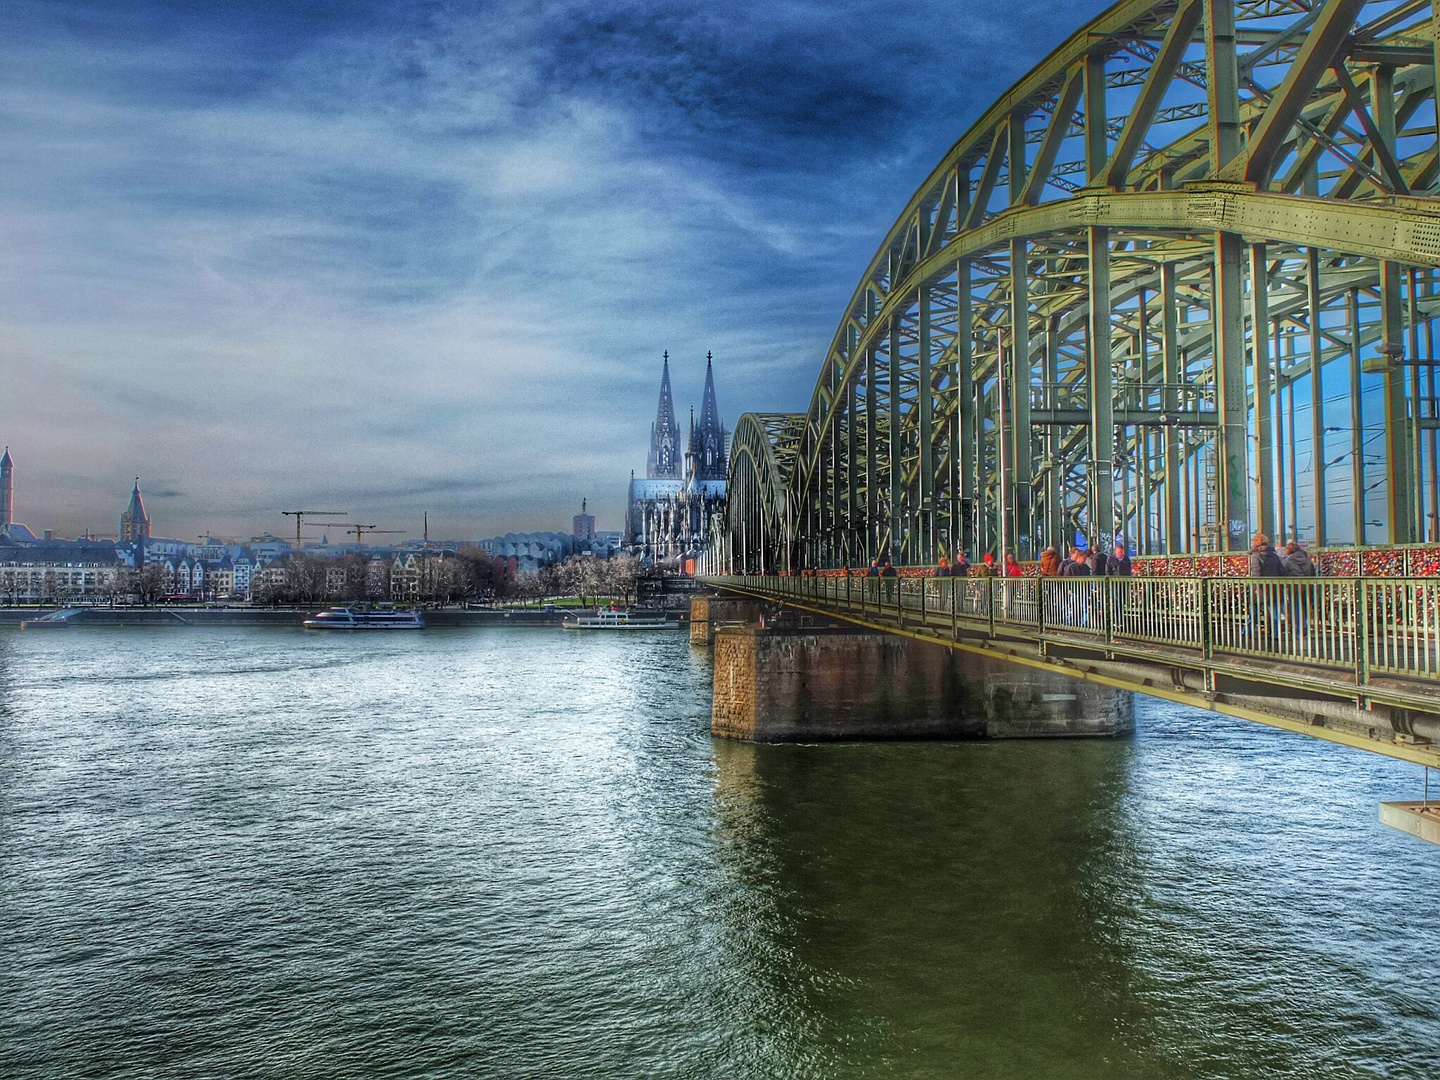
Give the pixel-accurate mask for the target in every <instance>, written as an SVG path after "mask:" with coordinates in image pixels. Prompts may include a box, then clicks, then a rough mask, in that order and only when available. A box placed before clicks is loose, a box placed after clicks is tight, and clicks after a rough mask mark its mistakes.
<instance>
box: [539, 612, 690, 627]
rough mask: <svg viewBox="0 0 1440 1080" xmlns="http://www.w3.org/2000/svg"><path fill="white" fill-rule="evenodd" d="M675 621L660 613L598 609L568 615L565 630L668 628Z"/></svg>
mask: <svg viewBox="0 0 1440 1080" xmlns="http://www.w3.org/2000/svg"><path fill="white" fill-rule="evenodd" d="M674 625H675V624H674V623H671V622H667V621H666V620H665V618H664V617H663V616H660V615H637V614H635V613H634V612H632V611H616V610H614V609H613V608H612V609H610V610H608V611H597V612H596V613H595V614H594V615H568V616H566V617H565V619H564V620H563V621H562V622H561V623H560V627H561V629H563V630H668V629H670V628H672V627H674Z"/></svg>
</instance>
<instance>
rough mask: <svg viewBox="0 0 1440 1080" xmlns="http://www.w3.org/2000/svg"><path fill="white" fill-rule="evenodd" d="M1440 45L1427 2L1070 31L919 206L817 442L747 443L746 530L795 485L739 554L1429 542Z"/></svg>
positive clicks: (792, 424)
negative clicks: (1278, 535) (773, 460)
mask: <svg viewBox="0 0 1440 1080" xmlns="http://www.w3.org/2000/svg"><path fill="white" fill-rule="evenodd" d="M1434 26H1435V20H1434V12H1433V11H1432V4H1431V3H1430V2H1424V3H1417V2H1396V0H1388V2H1366V0H1323V2H1321V0H1316V2H1314V3H1310V4H1305V3H1285V2H1280V0H1273V2H1272V0H1142V2H1122V3H1118V4H1116V5H1115V6H1113V7H1112V8H1110V9H1109V10H1108V11H1106V12H1104V13H1103V14H1102V15H1100V16H1099V17H1098V18H1096V19H1095V20H1093V21H1092V22H1090V23H1089V24H1087V25H1086V26H1084V27H1081V28H1079V29H1078V30H1077V31H1076V33H1075V34H1073V35H1072V36H1071V37H1070V38H1069V39H1067V40H1066V42H1065V43H1063V44H1062V45H1061V46H1060V47H1059V48H1057V49H1056V50H1055V51H1054V52H1053V53H1052V54H1051V55H1050V56H1049V57H1047V58H1046V60H1045V61H1044V62H1043V63H1041V64H1040V65H1038V66H1037V67H1036V68H1035V69H1034V70H1033V71H1031V72H1030V73H1029V74H1027V75H1026V76H1025V77H1024V78H1022V79H1021V80H1020V81H1019V82H1017V83H1016V84H1015V86H1013V87H1011V89H1010V90H1009V91H1007V92H1006V93H1005V94H1004V95H1002V96H1001V97H1000V98H999V99H997V100H996V102H995V103H994V104H993V105H991V107H990V108H989V109H987V110H986V111H985V112H984V114H982V116H981V117H980V118H979V120H977V122H976V123H975V124H974V125H973V126H972V127H971V128H970V129H969V131H967V132H966V133H965V135H964V136H963V137H962V138H961V139H960V140H959V141H958V142H957V143H956V144H955V145H954V146H953V147H952V148H951V150H950V151H949V152H948V153H947V154H946V155H945V157H944V158H943V159H942V160H941V162H940V163H939V165H937V167H936V168H935V170H934V171H933V172H932V173H931V174H930V175H929V176H928V177H927V178H926V179H925V182H924V183H923V184H922V185H921V186H920V188H919V189H918V190H917V192H916V193H915V195H914V196H913V197H912V199H911V200H910V202H909V203H908V205H907V206H906V207H905V208H904V211H903V212H902V213H901V214H900V216H899V217H898V218H897V221H896V224H895V226H894V227H893V228H892V229H891V230H890V232H889V234H888V235H887V236H886V237H885V239H884V242H883V243H882V244H881V246H880V248H879V250H878V251H877V252H876V255H875V257H874V259H873V260H872V261H871V263H870V266H869V267H868V268H867V270H866V272H865V274H864V276H863V277H862V279H861V282H860V284H859V286H858V287H857V288H856V291H855V294H854V296H853V298H852V300H851V302H850V304H849V306H848V307H847V308H846V310H845V312H844V315H843V317H842V319H841V322H840V329H839V330H838V331H837V333H836V335H835V338H834V339H833V341H832V343H831V346H830V350H829V353H828V355H827V357H826V359H825V363H824V365H823V368H822V374H821V377H820V379H819V380H818V381H817V386H816V392H815V395H814V397H813V398H812V401H811V404H810V407H809V409H808V410H807V412H806V413H804V414H799V415H797V416H794V417H786V418H785V420H784V422H783V423H778V422H775V423H769V424H768V425H767V424H763V423H758V422H757V424H756V425H755V431H754V433H753V434H754V435H755V439H754V440H752V441H755V442H756V443H757V445H756V447H747V446H745V445H742V440H741V439H740V438H739V431H738V430H737V438H736V440H735V445H736V449H735V453H734V455H733V456H732V479H733V478H734V476H736V475H738V472H737V470H738V471H739V472H744V471H745V470H749V472H748V473H746V476H747V477H748V479H747V480H746V481H745V483H742V484H741V485H739V486H738V487H736V486H735V485H733V484H732V496H731V504H732V508H733V509H734V510H735V512H736V514H737V517H736V521H737V522H740V521H741V517H740V516H738V515H740V514H741V512H742V510H744V508H743V507H742V506H741V503H740V501H739V500H741V499H742V497H743V498H750V497H751V495H750V490H751V489H750V488H747V487H746V486H745V484H751V483H753V484H760V485H766V484H768V485H772V486H773V485H783V492H782V491H781V490H779V489H778V488H776V489H774V490H767V491H766V492H765V493H764V494H763V495H760V494H756V495H755V496H754V498H755V502H754V509H753V511H751V510H745V511H744V512H745V513H752V517H750V518H745V519H744V528H745V529H746V530H753V529H755V528H760V529H762V530H770V532H767V534H766V536H765V537H764V539H763V540H757V539H755V538H754V537H753V536H751V537H750V538H749V539H747V540H746V541H745V544H748V545H749V548H750V550H752V551H754V552H758V551H760V550H761V548H763V549H764V550H765V551H767V552H768V553H769V555H768V557H769V558H770V559H771V563H770V565H772V566H781V565H782V563H784V562H786V561H787V560H788V562H789V563H791V564H795V563H828V564H834V563H838V562H856V561H864V560H868V559H869V558H872V557H878V556H890V557H892V558H895V559H896V560H897V561H900V560H905V561H911V562H916V561H925V560H929V559H933V558H935V557H937V556H938V555H940V554H942V553H951V552H954V551H956V550H959V549H962V548H964V549H967V550H968V551H969V553H970V554H971V555H974V554H975V553H976V550H977V549H978V548H982V547H983V548H986V549H990V550H996V549H998V548H1000V547H1001V546H1004V547H1006V548H1007V549H1008V548H1011V547H1012V546H1013V547H1014V548H1015V549H1016V550H1018V551H1019V553H1020V554H1021V555H1022V556H1024V555H1033V554H1035V552H1036V551H1038V549H1039V548H1040V547H1042V546H1046V545H1054V546H1060V545H1062V544H1066V543H1069V542H1070V541H1071V540H1072V538H1073V535H1074V534H1075V533H1079V534H1080V535H1082V536H1084V537H1085V538H1086V539H1087V540H1089V541H1090V542H1108V541H1109V539H1110V537H1111V536H1112V535H1118V536H1121V537H1123V538H1124V539H1125V541H1126V542H1127V543H1129V544H1130V546H1131V547H1133V548H1136V549H1138V550H1141V551H1145V552H1147V553H1159V552H1184V551H1195V550H1203V549H1235V548H1243V547H1244V546H1246V545H1247V544H1248V534H1249V533H1250V531H1251V530H1252V529H1256V528H1259V529H1262V530H1264V531H1267V532H1268V531H1271V530H1274V529H1277V528H1278V529H1280V531H1282V532H1284V533H1285V534H1287V535H1293V536H1297V537H1299V538H1301V539H1306V540H1312V541H1313V540H1319V539H1339V540H1344V539H1348V538H1347V537H1345V536H1338V535H1332V534H1333V533H1334V532H1335V529H1334V528H1331V527H1330V526H1331V522H1332V521H1334V522H1341V521H1343V522H1345V523H1346V525H1345V528H1346V529H1348V530H1351V531H1353V532H1354V534H1355V535H1354V537H1353V539H1355V540H1357V541H1359V540H1361V539H1362V538H1363V539H1370V540H1372V541H1378V540H1388V541H1392V542H1399V541H1405V540H1411V539H1420V538H1422V537H1424V536H1425V535H1426V534H1427V533H1431V532H1433V533H1436V534H1437V536H1440V505H1437V502H1440V478H1437V473H1440V435H1437V434H1436V431H1437V429H1440V415H1437V413H1440V410H1437V408H1436V402H1435V399H1434V394H1433V387H1434V384H1435V378H1434V375H1433V370H1431V369H1428V368H1427V369H1425V371H1426V374H1425V378H1424V379H1422V378H1421V377H1420V375H1419V374H1417V372H1418V370H1419V369H1418V368H1416V367H1414V366H1413V365H1415V364H1416V363H1422V364H1423V363H1426V362H1428V361H1429V360H1430V359H1431V355H1430V351H1429V350H1430V348H1431V343H1432V342H1433V339H1434V333H1433V327H1432V325H1431V321H1432V319H1434V318H1435V317H1437V316H1440V273H1437V269H1440V198H1436V197H1435V194H1434V185H1435V184H1436V181H1437V178H1440V144H1437V138H1436V129H1435V118H1436V109H1435V84H1436V78H1435V54H1436V33H1435V29H1434ZM1357 356H1358V357H1359V358H1360V359H1359V363H1358V364H1357V363H1356V357H1357ZM1327 394H1328V395H1331V396H1332V397H1333V396H1334V395H1336V394H1340V395H1343V398H1344V399H1348V401H1349V402H1350V407H1349V409H1348V410H1346V409H1343V408H1341V407H1339V406H1337V405H1335V404H1333V403H1331V404H1330V405H1329V407H1327V401H1326V395H1327ZM1347 411H1348V418H1347V420H1346V422H1345V423H1343V424H1337V423H1335V422H1334V421H1335V420H1338V419H1339V418H1340V417H1341V416H1342V415H1344V414H1345V413H1346V412H1347ZM1297 417H1298V419H1299V422H1298V423H1297ZM762 435H764V437H766V438H769V439H771V443H772V451H771V454H772V457H774V456H775V454H776V451H775V450H774V447H775V446H778V445H780V443H781V442H783V443H784V445H785V451H784V455H790V457H789V458H787V459H786V465H785V467H784V468H783V469H780V468H775V467H771V466H770V465H766V464H765V457H764V454H763V453H761V452H760V450H759V449H758V446H759V441H760V439H761V436H762ZM792 449H793V454H792ZM784 455H782V456H784ZM792 459H793V460H792ZM1341 461H1345V462H1346V467H1345V468H1344V469H1338V468H1337V469H1335V470H1334V472H1333V478H1334V482H1329V481H1327V477H1328V476H1331V474H1330V473H1327V469H1329V468H1330V467H1331V466H1335V465H1338V463H1339V462H1341ZM762 465H764V467H763V468H762V467H761V466H762ZM1342 476H1343V477H1345V478H1346V480H1345V482H1344V483H1343V484H1341V483H1340V481H1339V478H1340V477H1342ZM1430 492H1433V494H1429V493H1430ZM1347 500H1348V502H1349V503H1350V512H1346V513H1343V514H1341V513H1330V514H1329V515H1328V516H1327V511H1330V510H1331V509H1332V508H1331V506H1330V504H1331V503H1332V502H1333V503H1336V509H1338V505H1339V503H1341V502H1343V501H1347ZM757 515H758V516H757ZM1376 519H1378V520H1376ZM1351 523H1353V524H1351ZM1336 527H1337V528H1338V526H1336ZM736 528H737V526H736V525H735V524H733V523H732V525H731V527H730V533H731V542H732V545H733V544H735V543H736V542H737V540H736V535H737V534H736ZM786 530H788V531H786ZM772 533H773V535H772ZM742 546H744V545H742Z"/></svg>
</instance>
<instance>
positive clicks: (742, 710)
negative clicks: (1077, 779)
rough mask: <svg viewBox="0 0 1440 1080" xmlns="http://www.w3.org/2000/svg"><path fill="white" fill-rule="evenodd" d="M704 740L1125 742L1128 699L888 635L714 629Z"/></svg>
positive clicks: (1130, 723)
mask: <svg viewBox="0 0 1440 1080" xmlns="http://www.w3.org/2000/svg"><path fill="white" fill-rule="evenodd" d="M714 644H715V690H714V700H713V705H712V710H711V731H712V732H713V733H714V734H715V735H719V736H723V737H726V738H732V739H745V740H750V741H754V742H822V741H827V740H844V739H961V738H991V739H999V738H1033V737H1084V736H1092V737H1093V736H1114V735H1129V734H1131V733H1133V731H1134V730H1135V709H1134V698H1133V695H1132V694H1130V693H1129V692H1128V691H1121V690H1111V689H1109V688H1106V687H1101V686H1096V685H1095V684H1093V683H1088V682H1085V681H1083V680H1080V679H1076V678H1073V677H1070V676H1066V675H1062V674H1060V673H1058V672H1049V671H1042V670H1037V669H1034V668H1029V667H1025V666H1022V665H1019V664H1011V663H1008V662H1006V661H1003V660H998V659H991V658H989V657H984V656H977V655H975V654H973V653H966V652H962V651H959V650H951V649H948V648H946V647H945V646H943V645H933V644H930V643H927V642H921V641H915V640H912V639H909V638H903V637H899V636H896V635H893V634H883V633H875V632H870V631H863V630H854V629H849V628H835V629H811V630H776V629H761V628H759V627H758V626H725V627H720V628H719V629H718V630H716V632H715V635H714Z"/></svg>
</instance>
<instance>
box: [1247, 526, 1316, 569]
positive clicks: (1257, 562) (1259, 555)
mask: <svg viewBox="0 0 1440 1080" xmlns="http://www.w3.org/2000/svg"><path fill="white" fill-rule="evenodd" d="M1250 576H1251V577H1258V578H1309V577H1319V571H1317V570H1316V569H1315V563H1314V562H1312V561H1311V559H1310V556H1309V554H1308V553H1307V552H1306V551H1305V549H1304V548H1303V547H1301V546H1300V545H1299V544H1298V543H1297V542H1296V541H1294V540H1291V541H1290V542H1289V543H1288V544H1286V545H1285V554H1283V555H1282V554H1280V553H1279V552H1278V551H1276V550H1275V545H1274V544H1272V543H1270V538H1269V537H1268V536H1266V535H1265V534H1264V533H1256V534H1255V535H1254V536H1252V537H1251V538H1250Z"/></svg>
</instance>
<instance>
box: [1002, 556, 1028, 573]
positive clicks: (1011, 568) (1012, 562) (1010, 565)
mask: <svg viewBox="0 0 1440 1080" xmlns="http://www.w3.org/2000/svg"><path fill="white" fill-rule="evenodd" d="M1005 576H1006V577H1024V571H1022V570H1021V569H1020V564H1019V562H1017V561H1016V559H1015V556H1014V555H1013V554H1007V555H1006V556H1005Z"/></svg>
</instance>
